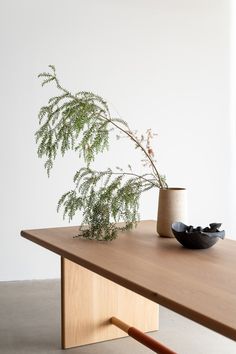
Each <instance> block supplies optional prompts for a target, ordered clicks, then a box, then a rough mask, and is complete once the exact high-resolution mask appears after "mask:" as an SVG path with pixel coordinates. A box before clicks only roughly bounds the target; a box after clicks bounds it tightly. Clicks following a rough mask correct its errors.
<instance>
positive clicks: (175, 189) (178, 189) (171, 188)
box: [160, 187, 186, 191]
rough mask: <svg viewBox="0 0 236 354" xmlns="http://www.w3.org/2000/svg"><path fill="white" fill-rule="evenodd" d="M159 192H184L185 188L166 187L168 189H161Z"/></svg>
mask: <svg viewBox="0 0 236 354" xmlns="http://www.w3.org/2000/svg"><path fill="white" fill-rule="evenodd" d="M160 190H162V191H169V190H171V191H173V190H174V191H186V188H182V187H168V188H161V189H160Z"/></svg>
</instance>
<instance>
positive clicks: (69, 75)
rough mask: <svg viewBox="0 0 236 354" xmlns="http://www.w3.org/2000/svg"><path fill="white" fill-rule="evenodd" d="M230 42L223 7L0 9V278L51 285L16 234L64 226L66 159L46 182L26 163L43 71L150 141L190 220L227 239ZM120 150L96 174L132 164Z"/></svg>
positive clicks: (160, 1)
mask: <svg viewBox="0 0 236 354" xmlns="http://www.w3.org/2000/svg"><path fill="white" fill-rule="evenodd" d="M229 37H230V36H229V2H228V1H226V0H113V1H110V0H99V1H98V0H86V1H82V0H69V1H65V0H60V1H59V0H41V1H32V0H21V1H17V0H1V2H0V38H1V40H0V45H1V56H0V58H1V59H0V60H1V65H0V77H1V80H0V86H1V139H0V144H1V184H0V188H1V216H2V218H1V243H0V280H14V279H31V278H53V277H58V276H59V257H57V256H55V255H53V254H51V253H50V252H48V251H46V250H44V249H41V248H40V247H38V246H36V245H34V244H32V243H31V242H29V241H26V240H24V239H22V238H21V237H20V235H19V234H20V230H21V229H27V228H41V227H52V226H61V225H67V224H68V223H67V221H63V220H62V216H61V214H59V215H58V214H57V213H56V203H57V200H58V198H59V196H60V195H61V194H62V193H63V192H64V191H67V190H69V189H70V187H71V186H72V176H73V174H74V172H75V170H76V169H77V168H78V166H79V160H78V158H77V157H76V156H75V155H73V156H67V157H66V158H65V159H64V160H58V161H57V164H56V167H55V170H54V172H53V173H52V177H51V178H50V179H48V178H47V176H46V173H45V171H44V169H43V161H41V160H39V159H38V158H37V155H36V146H35V142H34V132H35V130H36V129H37V128H38V122H37V113H38V110H39V108H40V107H41V106H42V105H43V104H45V103H46V100H47V99H48V98H49V96H50V95H51V94H52V92H53V91H52V90H51V89H50V88H45V89H42V88H41V87H40V84H39V82H38V80H37V78H36V75H37V74H38V73H39V72H41V71H44V70H45V69H46V67H47V65H48V64H55V65H56V67H57V70H58V73H59V75H60V77H61V80H62V81H63V82H64V83H65V85H66V86H67V87H68V88H70V89H71V90H91V91H95V92H98V93H99V94H101V95H103V96H104V97H105V98H106V99H107V100H108V101H109V102H111V103H112V104H113V105H114V106H115V107H116V109H117V110H118V111H119V113H120V114H121V115H122V116H123V117H124V119H126V120H127V121H129V123H130V125H131V126H132V127H133V128H134V129H139V130H146V129H147V128H149V127H152V128H153V130H154V131H156V132H158V134H159V136H158V145H156V151H157V158H158V162H159V165H160V169H161V171H162V172H164V173H166V175H167V178H168V181H169V184H170V185H172V186H185V187H187V188H188V193H189V216H190V220H189V221H190V222H191V223H192V224H201V225H205V224H207V223H209V222H212V221H222V222H223V223H224V226H225V228H226V229H227V231H228V236H230V237H232V236H233V235H232V234H231V233H230V230H231V227H232V223H231V221H230V219H229V210H228V209H227V208H228V205H229V203H228V201H229V195H228V194H229V191H228V188H227V186H228V184H229V169H230V140H229V139H230V115H229V96H230V95H229V40H230V38H229ZM124 146H125V147H123V148H122V146H118V145H115V147H114V149H113V152H112V154H111V155H110V157H108V156H107V159H106V161H104V159H103V160H102V159H101V160H100V161H101V167H107V165H108V164H109V161H112V160H113V161H114V160H116V161H117V163H116V164H119V161H123V162H124V163H129V162H130V161H131V160H133V159H134V161H136V159H137V157H136V155H135V153H134V152H133V150H132V149H131V147H130V148H129V149H128V151H125V149H126V148H127V145H125V144H124ZM122 149H123V150H122ZM120 151H121V153H120ZM124 156H127V161H124ZM156 206H157V195H156V193H154V192H150V193H149V194H148V195H146V196H145V197H143V199H142V205H141V212H142V218H156ZM79 223H80V220H79V219H78V220H77V219H75V220H74V222H73V224H79Z"/></svg>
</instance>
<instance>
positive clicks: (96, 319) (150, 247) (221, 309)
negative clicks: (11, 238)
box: [21, 221, 236, 348]
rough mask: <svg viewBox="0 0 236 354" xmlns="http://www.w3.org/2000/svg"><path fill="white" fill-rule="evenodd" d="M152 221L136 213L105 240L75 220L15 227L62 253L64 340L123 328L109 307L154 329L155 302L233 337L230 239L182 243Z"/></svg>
mask: <svg viewBox="0 0 236 354" xmlns="http://www.w3.org/2000/svg"><path fill="white" fill-rule="evenodd" d="M155 228H156V223H155V222H154V221H142V222H140V223H139V225H138V227H137V229H135V230H133V231H129V232H124V233H121V234H120V235H119V238H118V239H116V240H115V241H112V242H99V241H89V240H83V239H79V238H73V236H75V235H76V234H77V233H78V228H77V227H60V228H49V229H39V230H26V231H22V232H21V235H22V236H23V237H25V238H27V239H29V240H31V241H33V242H35V243H37V244H39V245H41V246H43V247H45V248H47V249H49V250H51V251H53V252H55V253H57V254H58V255H60V256H61V257H62V270H61V272H62V273H61V274H62V347H63V348H68V347H72V346H76V345H81V344H88V343H93V342H98V341H101V340H106V339H111V338H117V337H121V336H124V334H123V333H122V332H121V331H120V330H119V329H117V328H115V327H114V326H112V325H110V324H109V318H110V317H111V316H113V315H114V316H117V317H120V318H121V319H123V320H124V321H127V322H128V323H131V325H134V326H136V327H139V328H141V329H142V330H144V331H150V330H155V329H157V328H158V321H157V306H158V305H157V304H160V305H163V306H165V307H167V308H169V309H171V310H173V311H175V312H177V313H179V314H181V315H183V316H185V317H187V318H189V319H191V320H193V321H196V322H198V323H200V324H202V325H203V326H206V327H208V328H210V329H212V330H214V331H216V332H218V333H220V334H222V335H224V336H227V337H229V338H231V339H233V340H236V242H235V241H232V240H229V239H225V240H224V241H222V240H219V241H218V243H217V244H216V245H215V246H213V247H212V248H209V249H206V250H189V249H185V248H183V247H182V246H181V245H180V244H179V243H178V242H177V241H176V240H175V239H169V238H168V239H167V238H161V237H158V235H157V234H156V231H155ZM140 295H141V296H140ZM150 300H151V301H150Z"/></svg>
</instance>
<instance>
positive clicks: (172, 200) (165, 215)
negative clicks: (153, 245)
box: [157, 188, 187, 237]
mask: <svg viewBox="0 0 236 354" xmlns="http://www.w3.org/2000/svg"><path fill="white" fill-rule="evenodd" d="M176 221H181V222H183V223H187V192H186V189H185V188H168V189H160V190H159V203H158V214H157V233H158V234H159V236H162V237H174V235H173V233H172V230H171V224H172V223H173V222H176Z"/></svg>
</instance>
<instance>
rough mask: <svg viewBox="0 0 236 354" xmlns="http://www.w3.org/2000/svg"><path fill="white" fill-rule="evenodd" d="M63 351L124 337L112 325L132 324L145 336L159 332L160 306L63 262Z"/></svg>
mask: <svg viewBox="0 0 236 354" xmlns="http://www.w3.org/2000/svg"><path fill="white" fill-rule="evenodd" d="M61 281H62V348H64V349H65V348H71V347H75V346H79V345H84V344H91V343H97V342H100V341H104V340H109V339H115V338H120V337H124V336H125V334H124V332H123V331H121V330H120V329H119V328H117V327H115V326H113V325H112V324H111V322H110V319H111V317H112V316H119V317H120V318H122V319H124V320H125V321H129V323H131V324H132V326H137V327H138V328H141V329H142V331H144V332H149V331H154V330H157V329H158V305H157V304H156V303H155V302H152V301H150V300H148V299H146V298H144V297H143V296H140V295H138V294H136V293H134V292H133V291H130V290H128V289H126V288H123V287H122V286H120V285H118V284H116V283H114V282H112V281H110V280H107V279H105V278H103V277H101V276H100V275H97V274H96V273H94V272H91V271H90V270H88V269H86V268H84V267H81V266H79V265H78V264H76V263H74V262H71V261H69V260H67V259H65V258H62V277H61Z"/></svg>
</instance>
